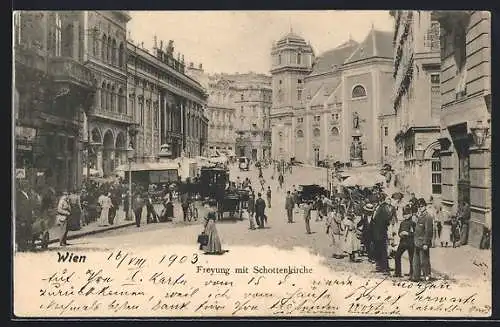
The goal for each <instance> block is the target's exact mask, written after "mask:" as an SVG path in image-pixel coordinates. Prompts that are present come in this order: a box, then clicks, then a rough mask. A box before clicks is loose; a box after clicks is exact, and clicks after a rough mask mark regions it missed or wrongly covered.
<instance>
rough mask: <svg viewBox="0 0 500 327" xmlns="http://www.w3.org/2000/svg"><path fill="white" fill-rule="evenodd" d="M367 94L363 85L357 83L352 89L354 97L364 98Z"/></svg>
mask: <svg viewBox="0 0 500 327" xmlns="http://www.w3.org/2000/svg"><path fill="white" fill-rule="evenodd" d="M365 96H366V90H365V88H364V87H362V86H361V85H356V86H355V87H354V88H353V89H352V98H353V99H354V98H362V97H365Z"/></svg>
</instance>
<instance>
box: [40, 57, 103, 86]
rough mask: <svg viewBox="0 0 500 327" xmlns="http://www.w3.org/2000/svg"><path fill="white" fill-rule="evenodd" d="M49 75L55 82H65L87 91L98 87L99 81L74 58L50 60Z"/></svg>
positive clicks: (54, 58)
mask: <svg viewBox="0 0 500 327" xmlns="http://www.w3.org/2000/svg"><path fill="white" fill-rule="evenodd" d="M49 73H50V74H51V75H52V76H53V78H54V81H55V82H64V83H68V84H71V85H76V86H79V87H83V88H86V89H95V88H96V87H97V81H96V79H95V77H94V74H93V73H92V71H91V70H90V69H89V68H87V67H85V66H84V65H83V64H81V63H79V62H77V61H75V60H74V59H73V58H68V57H53V58H50V65H49Z"/></svg>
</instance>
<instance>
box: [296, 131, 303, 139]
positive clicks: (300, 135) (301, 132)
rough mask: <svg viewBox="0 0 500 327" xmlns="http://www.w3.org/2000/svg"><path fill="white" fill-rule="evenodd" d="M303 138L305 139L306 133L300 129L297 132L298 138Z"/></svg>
mask: <svg viewBox="0 0 500 327" xmlns="http://www.w3.org/2000/svg"><path fill="white" fill-rule="evenodd" d="M303 137H304V132H303V131H302V130H300V129H299V130H298V131H297V138H299V139H300V138H303Z"/></svg>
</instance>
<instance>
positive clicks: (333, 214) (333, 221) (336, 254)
mask: <svg viewBox="0 0 500 327" xmlns="http://www.w3.org/2000/svg"><path fill="white" fill-rule="evenodd" d="M326 233H327V234H328V235H329V236H330V239H331V240H332V243H331V244H332V247H333V254H332V257H333V258H335V259H341V258H343V257H344V256H343V244H342V242H341V237H342V236H341V234H342V226H341V218H340V213H339V212H338V211H337V210H332V211H330V212H329V214H328V217H327V219H326Z"/></svg>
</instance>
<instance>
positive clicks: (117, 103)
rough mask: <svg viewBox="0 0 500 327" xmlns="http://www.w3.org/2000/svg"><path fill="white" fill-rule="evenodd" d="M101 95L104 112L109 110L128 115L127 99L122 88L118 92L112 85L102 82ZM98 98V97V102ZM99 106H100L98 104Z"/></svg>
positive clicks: (101, 105)
mask: <svg viewBox="0 0 500 327" xmlns="http://www.w3.org/2000/svg"><path fill="white" fill-rule="evenodd" d="M99 92H100V95H101V99H100V100H101V103H100V107H101V109H103V110H108V111H111V112H118V113H121V114H126V113H127V107H126V102H125V101H126V97H125V93H124V92H123V89H122V88H121V87H120V88H119V89H118V91H117V90H116V88H115V86H114V85H111V83H106V82H102V85H101V88H100V89H99ZM97 99H98V97H96V101H97ZM96 105H98V106H99V104H96Z"/></svg>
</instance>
